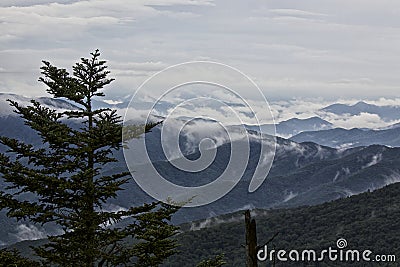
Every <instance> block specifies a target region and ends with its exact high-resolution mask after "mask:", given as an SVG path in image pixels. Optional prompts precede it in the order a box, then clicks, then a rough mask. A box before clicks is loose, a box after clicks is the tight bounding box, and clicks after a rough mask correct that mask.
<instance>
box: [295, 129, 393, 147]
mask: <svg viewBox="0 0 400 267" xmlns="http://www.w3.org/2000/svg"><path fill="white" fill-rule="evenodd" d="M290 140H292V141H295V142H298V143H302V142H314V143H317V144H320V145H324V146H330V147H336V148H348V147H357V146H369V145H371V144H377V145H385V146H391V147H400V127H391V128H389V129H387V130H369V129H357V128H355V129H351V130H347V129H342V128H335V129H329V130H322V131H310V132H302V133H299V134H297V135H295V136H293V137H291V138H290Z"/></svg>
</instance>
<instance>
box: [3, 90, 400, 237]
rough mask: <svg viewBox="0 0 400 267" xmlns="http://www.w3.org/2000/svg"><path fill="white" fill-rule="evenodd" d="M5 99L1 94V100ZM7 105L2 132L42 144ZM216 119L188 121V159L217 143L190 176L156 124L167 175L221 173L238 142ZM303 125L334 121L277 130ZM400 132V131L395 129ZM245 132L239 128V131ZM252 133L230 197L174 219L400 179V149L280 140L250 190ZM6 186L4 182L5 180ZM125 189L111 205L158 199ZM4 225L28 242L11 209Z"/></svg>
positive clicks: (56, 104) (184, 141) (186, 178)
mask: <svg viewBox="0 0 400 267" xmlns="http://www.w3.org/2000/svg"><path fill="white" fill-rule="evenodd" d="M1 96H2V98H5V97H7V98H10V95H8V96H5V95H4V94H3V95H1ZM13 97H15V98H17V101H22V102H23V103H28V102H26V101H28V100H27V99H26V98H23V97H22V98H20V97H19V96H13ZM0 100H2V99H1V98H0ZM3 100H4V99H3ZM24 101H25V102H24ZM40 101H43V102H42V103H44V104H46V105H47V106H48V107H51V108H55V109H69V108H74V106H71V105H70V104H69V103H68V102H65V101H62V100H54V99H47V98H44V99H43V98H42V99H40ZM0 105H1V107H2V110H1V112H2V114H1V115H0V125H2V127H1V128H0V135H5V136H10V137H14V138H17V139H21V140H24V141H26V142H29V143H33V144H34V145H40V140H39V138H38V136H37V135H36V134H35V133H34V132H33V131H32V130H30V129H29V128H27V126H25V125H24V123H23V122H22V120H21V119H20V118H18V117H16V116H15V114H12V112H11V109H5V108H3V106H4V105H5V104H3V103H1V104H0ZM213 123H214V124H216V123H215V122H207V121H202V120H198V121H193V122H192V123H191V124H190V125H189V126H190V127H189V128H190V132H185V131H184V132H182V134H181V136H180V137H179V145H180V147H181V148H182V152H183V155H184V156H185V157H187V158H189V159H196V158H198V157H199V156H200V155H199V151H198V148H197V145H198V142H199V141H200V140H201V139H202V138H204V134H207V133H208V134H212V136H211V137H214V138H215V141H216V143H217V144H218V148H217V156H216V159H215V160H214V162H213V163H212V164H211V165H210V166H209V167H208V168H206V169H205V170H204V171H201V172H198V173H190V174H188V173H185V172H182V171H180V170H178V169H177V168H175V167H174V166H172V165H171V164H170V162H168V161H167V160H166V158H165V155H164V153H163V150H162V147H161V141H160V140H161V139H160V136H161V129H160V127H159V126H158V127H156V128H154V129H153V130H152V132H150V133H149V134H147V136H146V144H148V151H149V153H150V157H151V159H152V160H153V163H154V165H155V167H156V168H157V170H158V171H159V172H160V173H161V174H163V176H164V177H167V178H168V180H170V181H172V182H175V183H177V184H181V185H186V186H194V185H200V184H205V183H208V182H210V181H212V180H214V179H215V178H216V177H218V176H219V175H220V174H221V173H222V172H223V171H224V169H225V167H226V165H227V163H228V161H229V158H230V148H231V145H232V144H231V143H230V142H229V140H225V139H224V137H223V136H224V135H222V134H220V133H218V132H217V131H215V130H214V129H213V128H212V127H211V126H213ZM206 124H207V125H206ZM177 125H178V124H177ZM196 127H197V128H196ZM232 127H235V126H232ZM248 127H249V126H248ZM296 127H301V130H305V129H310V128H311V129H315V128H317V129H319V128H320V127H322V128H325V127H327V128H329V127H332V125H331V124H330V123H329V122H327V121H324V120H321V119H319V118H316V117H315V118H310V119H307V120H299V119H292V120H288V121H286V122H282V123H281V124H280V126H279V127H278V129H279V130H281V132H285V133H289V132H294V131H298V129H297V130H296ZM395 129H400V128H394V129H393V130H395ZM301 130H299V131H301ZM326 131H331V130H326ZM360 131H362V130H360ZM387 131H391V130H387ZM321 132H324V131H321ZM239 133H240V131H239V130H238V131H237V132H236V135H238V134H239ZM249 134H250V136H253V137H252V138H250V156H249V161H248V162H249V164H248V166H247V168H246V170H245V173H244V175H243V177H242V179H241V180H240V181H239V183H238V184H237V185H236V187H235V188H234V189H233V190H232V191H231V192H229V193H228V194H227V195H226V196H225V197H223V198H221V199H220V200H218V201H216V202H214V203H212V204H210V205H207V206H202V207H198V208H190V209H186V208H184V209H182V210H180V211H179V212H178V213H177V214H176V216H175V217H174V221H175V223H182V222H188V221H192V220H195V219H202V218H207V217H210V216H215V215H218V214H225V213H229V212H234V211H236V210H241V209H243V208H246V207H254V208H279V207H296V206H301V205H315V204H319V203H323V202H327V201H331V200H334V199H337V198H343V197H347V196H350V195H353V194H358V193H361V192H365V191H367V190H375V189H377V188H381V187H383V186H385V185H387V184H391V183H394V182H397V181H400V148H389V147H385V146H382V145H373V146H366V147H355V148H351V149H343V148H340V149H337V148H331V147H328V146H322V145H320V144H316V143H312V142H303V143H297V142H295V141H294V140H287V139H284V138H279V137H278V138H277V144H276V155H275V159H274V164H273V166H272V169H271V171H270V173H269V175H268V177H267V179H266V180H265V182H264V183H263V184H262V185H261V187H260V188H259V189H258V190H257V191H255V192H254V193H248V186H249V181H250V179H251V177H252V174H253V173H254V171H255V168H256V163H257V162H258V159H259V156H260V155H259V153H260V142H263V141H262V140H261V139H258V138H257V135H255V133H254V132H252V129H249ZM254 136H255V137H254ZM268 138H270V137H269V136H267V135H265V136H263V139H268ZM376 138H377V137H376ZM233 142H243V140H242V139H241V138H236V139H235V140H234V141H233ZM0 151H2V152H4V147H1V146H0ZM115 156H116V158H117V159H118V162H116V163H114V164H111V165H109V166H107V168H105V169H104V170H103V172H104V174H112V173H115V172H119V171H126V170H127V167H126V164H125V161H124V157H123V154H122V152H121V151H119V152H117V153H116V154H115ZM1 186H4V185H3V184H1ZM125 189H126V190H124V191H122V192H120V193H119V197H118V199H115V200H113V201H111V202H110V203H109V205H110V208H115V209H118V208H121V207H123V208H126V207H128V206H131V205H137V204H141V203H144V202H149V201H152V199H151V198H150V197H149V196H148V195H147V194H146V193H144V192H143V191H142V190H141V189H140V188H139V187H138V185H137V184H136V183H135V182H134V181H133V179H132V180H131V182H129V183H128V184H127V185H126V186H125ZM0 222H2V225H3V227H2V228H1V229H0V241H1V242H3V243H12V242H16V241H19V240H21V233H20V231H21V227H20V226H21V223H19V224H17V223H16V222H15V221H11V220H10V219H8V218H6V216H5V214H4V212H2V213H0ZM28 228H29V227H28ZM24 230H26V228H24ZM36 230H37V231H39V233H40V232H44V231H50V232H54V231H57V229H54V228H52V227H47V228H45V229H44V228H40V227H38V228H37V229H36ZM36 236H40V235H36Z"/></svg>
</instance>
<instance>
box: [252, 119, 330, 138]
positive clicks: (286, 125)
mask: <svg viewBox="0 0 400 267" xmlns="http://www.w3.org/2000/svg"><path fill="white" fill-rule="evenodd" d="M245 126H246V128H247V129H249V130H254V131H260V130H261V131H262V132H265V133H271V129H272V126H273V125H271V124H263V125H260V126H253V125H245ZM332 127H333V124H332V123H330V122H328V121H326V120H323V119H321V118H319V117H311V118H307V119H297V118H293V119H289V120H286V121H281V122H279V123H277V124H276V134H277V135H278V136H281V137H291V136H293V135H296V134H298V133H300V132H305V131H317V130H325V129H331V128H332Z"/></svg>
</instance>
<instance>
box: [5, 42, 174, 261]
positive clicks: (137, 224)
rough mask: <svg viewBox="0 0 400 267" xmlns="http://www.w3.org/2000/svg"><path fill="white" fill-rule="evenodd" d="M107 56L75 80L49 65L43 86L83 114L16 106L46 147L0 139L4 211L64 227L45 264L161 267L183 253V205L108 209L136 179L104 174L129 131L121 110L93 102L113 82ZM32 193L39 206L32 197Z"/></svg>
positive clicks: (85, 66) (84, 62)
mask: <svg viewBox="0 0 400 267" xmlns="http://www.w3.org/2000/svg"><path fill="white" fill-rule="evenodd" d="M99 57H100V53H99V51H98V50H96V51H95V52H94V53H91V57H90V58H81V61H80V62H78V63H76V64H75V65H74V66H73V73H72V75H70V74H69V73H68V71H67V70H66V69H60V68H57V67H55V66H53V65H52V64H50V63H49V62H47V61H43V66H42V67H41V70H42V77H40V78H39V81H40V82H42V83H44V84H45V85H46V86H47V92H48V93H50V94H51V95H53V96H54V98H61V99H66V100H68V101H70V102H71V103H74V104H75V105H76V107H77V109H76V110H67V111H57V110H53V109H50V108H48V107H45V106H43V105H41V104H40V103H39V102H37V101H34V100H32V101H31V103H32V105H30V106H26V107H23V106H20V105H19V104H18V103H17V102H14V101H10V100H9V102H10V103H11V105H12V106H13V107H14V108H15V111H16V112H17V113H18V114H19V115H20V116H21V117H22V118H23V119H24V120H25V124H26V125H27V126H29V127H30V128H32V129H33V130H35V131H36V132H37V133H38V135H39V136H40V138H41V141H42V143H43V144H42V146H41V147H34V146H33V145H31V144H25V143H24V142H22V141H19V140H15V139H12V138H7V137H1V138H0V143H1V144H3V145H5V146H6V147H8V149H9V151H8V152H7V154H0V174H2V179H4V181H5V182H6V184H7V187H6V188H4V189H2V190H1V191H0V201H1V202H0V208H1V209H6V210H7V215H8V216H9V217H13V218H16V219H17V220H22V219H24V220H29V221H31V222H32V223H35V224H41V225H44V224H48V223H55V224H57V225H58V226H59V227H60V228H61V229H62V231H63V233H62V234H61V235H58V236H56V235H55V236H49V237H48V240H49V243H47V244H45V245H43V246H41V247H36V248H34V251H35V253H36V254H37V255H38V256H40V257H41V258H42V259H43V262H42V264H44V265H50V264H52V266H54V264H56V265H58V266H118V265H123V266H125V265H127V264H129V265H132V264H134V265H135V266H157V265H159V264H160V263H162V262H163V260H164V259H165V258H167V257H168V256H170V255H172V254H173V253H174V252H175V248H176V243H175V241H174V240H172V239H171V237H172V236H173V235H174V234H175V233H176V230H177V229H176V227H175V226H173V225H171V224H169V221H170V219H171V216H172V215H173V214H174V213H175V212H176V210H177V207H174V206H171V205H167V204H164V203H159V202H154V203H149V204H144V205H142V206H137V207H131V208H129V209H127V210H123V211H116V212H112V211H107V210H106V209H105V208H104V207H105V205H106V203H107V201H109V200H110V199H112V198H116V197H117V194H118V192H119V191H120V190H123V185H125V184H126V183H128V181H129V179H130V178H129V175H130V174H129V172H121V173H114V174H112V175H103V174H102V169H103V168H104V167H105V166H106V165H108V164H112V163H113V162H116V159H115V157H114V156H113V153H114V152H115V151H117V150H119V149H121V148H122V145H123V142H122V130H123V127H122V123H121V119H120V117H119V116H118V115H117V113H116V111H115V110H111V109H95V108H94V107H93V99H95V98H96V97H104V96H105V95H104V93H103V92H102V91H101V90H102V89H103V87H105V86H106V85H108V84H110V83H111V82H112V81H113V79H110V78H108V75H109V71H108V70H107V66H106V61H103V60H100V59H99ZM74 125H75V126H74ZM76 125H78V127H77V126H76ZM154 125H156V124H153V125H150V126H146V127H142V128H143V131H149V130H150V129H151V127H152V126H154ZM137 135H138V132H137V131H136V132H135V134H134V135H133V136H132V137H136V136H137ZM25 193H29V194H33V195H34V196H35V197H34V198H33V199H34V200H32V198H29V199H27V198H24V195H26V194H25ZM125 218H130V224H129V225H128V226H126V227H117V226H115V227H109V226H110V225H113V224H115V223H116V222H119V221H121V220H122V219H125ZM132 240H133V241H132Z"/></svg>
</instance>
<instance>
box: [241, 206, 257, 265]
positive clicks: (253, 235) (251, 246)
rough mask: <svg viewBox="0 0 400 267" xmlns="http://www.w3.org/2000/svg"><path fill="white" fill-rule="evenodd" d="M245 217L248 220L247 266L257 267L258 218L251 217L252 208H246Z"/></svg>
mask: <svg viewBox="0 0 400 267" xmlns="http://www.w3.org/2000/svg"><path fill="white" fill-rule="evenodd" d="M244 217H245V222H246V256H247V258H246V266H247V267H257V228H256V220H254V219H251V215H250V210H246V212H245V213H244Z"/></svg>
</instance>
